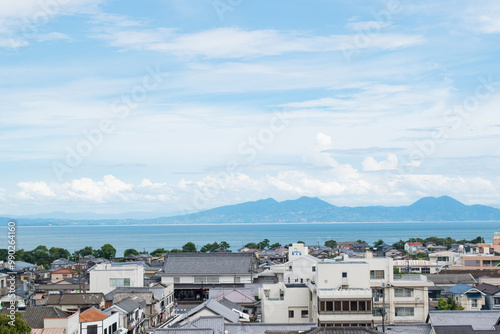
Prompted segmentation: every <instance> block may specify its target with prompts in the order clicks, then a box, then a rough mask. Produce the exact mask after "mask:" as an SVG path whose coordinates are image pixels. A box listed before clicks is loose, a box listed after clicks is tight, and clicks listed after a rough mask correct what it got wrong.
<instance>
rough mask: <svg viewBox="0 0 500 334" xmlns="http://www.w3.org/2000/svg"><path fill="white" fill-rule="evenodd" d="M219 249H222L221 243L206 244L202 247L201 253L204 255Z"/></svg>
mask: <svg viewBox="0 0 500 334" xmlns="http://www.w3.org/2000/svg"><path fill="white" fill-rule="evenodd" d="M219 247H220V246H219V243H218V242H217V241H214V243H213V244H206V245H205V246H203V247H201V249H200V252H202V253H206V252H213V251H215V250H216V249H217V248H219Z"/></svg>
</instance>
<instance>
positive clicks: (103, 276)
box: [89, 263, 144, 294]
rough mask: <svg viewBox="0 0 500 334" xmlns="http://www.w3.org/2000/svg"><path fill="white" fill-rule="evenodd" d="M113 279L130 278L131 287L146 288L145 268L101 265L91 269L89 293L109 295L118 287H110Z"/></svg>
mask: <svg viewBox="0 0 500 334" xmlns="http://www.w3.org/2000/svg"><path fill="white" fill-rule="evenodd" d="M111 278H129V279H130V286H132V287H142V286H144V267H143V266H141V265H138V264H134V263H131V264H130V265H128V264H127V265H119V266H112V265H111V264H109V263H101V264H97V265H95V266H94V267H93V268H91V269H90V282H89V292H102V293H104V294H107V293H108V292H110V291H112V290H114V289H115V288H116V286H111V285H110V279H111Z"/></svg>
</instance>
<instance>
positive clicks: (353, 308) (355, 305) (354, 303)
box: [351, 300, 358, 311]
mask: <svg viewBox="0 0 500 334" xmlns="http://www.w3.org/2000/svg"><path fill="white" fill-rule="evenodd" d="M357 310H358V302H357V301H355V300H353V301H351V311H357Z"/></svg>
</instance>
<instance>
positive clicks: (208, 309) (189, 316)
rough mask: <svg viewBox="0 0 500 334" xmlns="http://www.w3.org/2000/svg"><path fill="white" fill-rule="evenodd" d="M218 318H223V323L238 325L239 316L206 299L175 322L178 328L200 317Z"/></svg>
mask: <svg viewBox="0 0 500 334" xmlns="http://www.w3.org/2000/svg"><path fill="white" fill-rule="evenodd" d="M216 316H220V317H223V318H224V322H225V323H238V322H239V319H240V315H239V314H238V313H237V312H235V311H232V310H231V309H229V308H227V307H226V306H224V305H222V304H221V303H219V302H217V301H215V300H213V299H211V298H210V299H208V300H207V301H205V302H203V303H201V304H200V305H198V306H196V307H195V308H193V309H191V310H190V311H188V312H187V313H184V314H183V315H181V316H180V317H179V319H178V321H177V324H178V325H179V326H183V325H186V324H188V323H190V322H191V323H192V322H193V321H195V320H197V319H199V318H200V317H216Z"/></svg>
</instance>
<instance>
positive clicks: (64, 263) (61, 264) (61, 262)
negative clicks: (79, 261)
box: [50, 258, 76, 270]
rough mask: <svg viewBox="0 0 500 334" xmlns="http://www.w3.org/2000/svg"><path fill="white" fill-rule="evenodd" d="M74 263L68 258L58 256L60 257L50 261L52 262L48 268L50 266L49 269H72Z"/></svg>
mask: <svg viewBox="0 0 500 334" xmlns="http://www.w3.org/2000/svg"><path fill="white" fill-rule="evenodd" d="M75 264H76V263H75V262H73V261H70V260H68V259H65V258H60V259H57V260H54V261H52V263H51V264H50V268H51V270H57V269H61V268H68V269H74V268H75Z"/></svg>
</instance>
